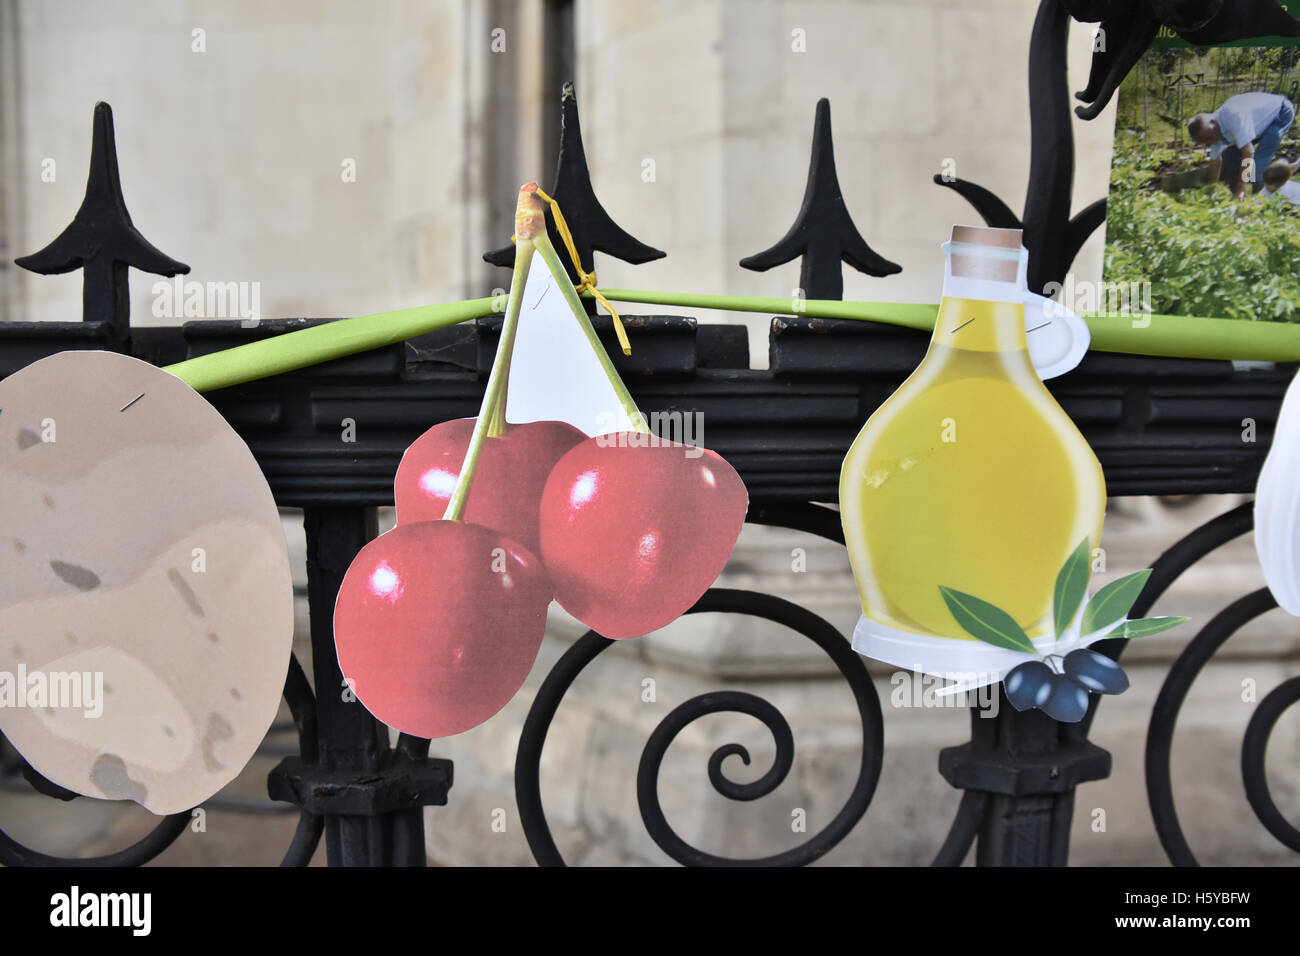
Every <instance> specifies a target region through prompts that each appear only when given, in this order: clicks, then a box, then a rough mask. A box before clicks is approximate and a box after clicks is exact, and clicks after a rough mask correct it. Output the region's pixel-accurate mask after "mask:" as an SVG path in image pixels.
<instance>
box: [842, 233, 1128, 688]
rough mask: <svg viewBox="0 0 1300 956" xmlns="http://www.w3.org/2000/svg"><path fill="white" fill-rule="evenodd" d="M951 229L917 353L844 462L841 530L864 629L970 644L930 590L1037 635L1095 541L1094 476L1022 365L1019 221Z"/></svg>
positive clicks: (1099, 508) (1100, 482) (1079, 442)
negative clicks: (983, 604)
mask: <svg viewBox="0 0 1300 956" xmlns="http://www.w3.org/2000/svg"><path fill="white" fill-rule="evenodd" d="M995 233H1000V234H1002V235H990V234H995ZM1010 234H1014V235H1010ZM958 236H961V237H962V239H963V240H964V241H961V242H958V241H954V243H953V244H951V246H950V247H949V270H948V273H947V276H946V280H945V286H944V297H943V300H942V302H941V304H940V307H939V313H938V319H937V321H936V324H935V329H934V334H933V337H932V338H931V342H930V348H929V350H928V351H927V353H926V355H925V358H924V359H923V360H922V362H921V364H920V365H919V366H918V367H917V368H916V370H915V371H914V372H913V373H912V375H911V376H909V377H908V379H907V380H906V381H905V382H904V383H903V385H902V386H900V387H899V389H898V390H897V391H896V392H895V393H894V394H893V395H892V396H890V398H889V399H888V400H886V401H885V403H884V404H883V405H881V406H880V407H879V408H878V409H877V410H876V412H875V413H874V414H873V415H872V416H871V418H870V419H869V420H868V421H867V423H866V424H865V425H864V426H863V428H862V431H861V432H860V433H859V434H858V437H857V439H856V440H855V441H854V442H853V445H852V447H851V448H850V449H849V453H848V455H847V456H846V457H845V459H844V466H843V469H842V471H841V474H840V508H841V514H842V519H843V524H844V532H845V539H846V543H847V545H848V550H849V557H850V560H851V562H852V565H853V572H854V576H855V578H856V579H857V582H858V590H859V594H860V596H861V599H862V607H863V611H864V613H865V618H866V621H865V622H864V623H865V624H867V625H872V624H874V625H877V626H879V625H883V626H884V629H885V630H887V631H893V632H900V631H901V632H907V633H912V634H919V635H926V636H930V637H950V638H958V639H973V638H970V635H968V634H966V633H965V632H964V631H963V630H962V629H961V628H960V627H958V626H957V624H956V622H955V620H954V619H953V617H952V614H951V612H950V611H949V610H948V607H947V605H946V604H945V602H944V600H943V598H942V596H941V595H940V592H939V586H940V585H944V586H946V587H951V588H956V589H957V590H960V591H965V592H967V593H969V594H973V595H975V596H976V597H979V598H982V599H983V600H985V601H989V602H991V603H993V604H995V605H997V606H998V607H1000V608H1002V609H1003V610H1005V611H1006V612H1007V613H1009V614H1010V615H1011V616H1012V617H1014V618H1015V619H1016V621H1017V623H1019V624H1020V625H1021V626H1022V627H1024V628H1025V630H1026V631H1027V632H1028V633H1029V635H1030V636H1031V637H1036V636H1040V635H1043V634H1046V633H1049V631H1050V627H1051V603H1052V590H1053V585H1054V583H1055V579H1056V574H1057V572H1058V571H1059V570H1060V567H1061V565H1062V563H1063V562H1064V560H1065V558H1066V557H1067V555H1069V553H1070V552H1071V551H1072V550H1073V549H1074V548H1075V546H1076V545H1078V543H1079V542H1080V541H1081V540H1082V539H1083V538H1085V537H1087V538H1089V540H1090V541H1091V543H1092V546H1093V547H1095V546H1097V544H1098V542H1099V541H1100V537H1101V525H1102V518H1103V515H1104V511H1105V504H1106V494H1105V483H1104V479H1103V476H1102V471H1101V466H1100V464H1099V463H1098V461H1097V459H1096V456H1095V455H1094V454H1093V452H1092V449H1091V448H1090V447H1089V445H1088V443H1087V441H1086V440H1085V439H1084V438H1083V436H1082V435H1081V434H1079V431H1078V429H1077V428H1076V427H1075V425H1074V423H1073V422H1072V421H1071V420H1070V418H1069V416H1068V415H1066V414H1065V412H1064V411H1063V410H1062V409H1061V407H1060V406H1059V405H1057V403H1056V401H1055V399H1053V398H1052V396H1051V394H1050V393H1049V392H1048V391H1047V389H1046V388H1045V387H1044V385H1043V383H1042V381H1041V380H1040V379H1039V377H1038V374H1037V373H1036V372H1035V370H1034V367H1033V364H1032V362H1031V361H1030V358H1029V352H1028V348H1027V345H1026V338H1025V317H1024V307H1023V304H1022V301H1023V299H1022V296H1023V289H1024V284H1023V276H1024V271H1023V250H1020V235H1019V231H1018V230H989V229H974V228H972V227H958V229H957V230H955V231H954V240H957V238H958ZM971 240H975V241H973V242H972V241H971ZM1011 242H1014V245H1015V250H1014V252H1013V251H1012V250H1010V248H1009V245H1010V243H1011ZM958 247H960V252H958V251H956V250H957V248H958ZM1008 263H1009V265H1008ZM972 273H973V274H972ZM1009 276H1014V277H1013V278H1010V279H1008V277H1009ZM976 296H982V297H976ZM894 636H895V637H896V636H897V634H896V633H895V634H894ZM897 663H902V662H901V661H900V662H897Z"/></svg>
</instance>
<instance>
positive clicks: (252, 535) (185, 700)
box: [0, 351, 293, 814]
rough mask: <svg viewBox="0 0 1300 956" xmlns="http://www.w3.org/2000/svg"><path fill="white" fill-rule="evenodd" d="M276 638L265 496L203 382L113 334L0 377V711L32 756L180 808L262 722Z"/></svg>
mask: <svg viewBox="0 0 1300 956" xmlns="http://www.w3.org/2000/svg"><path fill="white" fill-rule="evenodd" d="M292 640H293V587H292V581H291V578H290V572H289V558H288V553H287V551H286V547H285V541H284V535H283V533H282V531H281V527H280V518H279V514H278V512H277V510H276V506H275V501H274V499H273V498H272V496H271V491H270V489H269V488H268V487H267V484H266V479H265V478H264V477H263V475H262V473H261V471H260V469H259V468H258V466H257V462H256V461H255V460H254V458H253V455H252V453H251V452H250V451H249V449H248V446H247V445H245V444H244V442H243V440H242V439H241V438H240V437H239V436H238V435H237V434H236V433H235V431H234V430H233V429H232V428H231V427H230V426H229V425H228V424H226V422H225V420H224V419H223V418H222V417H221V415H220V414H218V413H217V411H216V410H215V409H214V408H213V407H212V406H211V405H209V404H208V402H207V401H205V400H204V399H203V397H202V396H200V395H199V394H198V393H197V392H195V391H194V390H193V389H191V388H190V387H189V386H188V385H186V384H185V383H184V382H183V381H181V380H180V379H179V378H176V377H175V376H173V375H171V374H169V373H167V372H164V371H162V370H160V369H158V368H155V367H154V366H152V365H150V364H148V363H147V362H142V361H140V360H138V359H134V358H130V357H129V356H125V355H119V354H117V353H113V352H89V351H79V352H61V353H59V354H57V355H53V356H50V357H49V358H45V359H41V360H40V361H38V362H35V363H33V364H32V365H29V366H28V367H27V368H24V369H22V370H21V371H19V372H17V373H15V374H13V375H11V376H9V377H8V378H7V379H5V380H4V381H3V382H0V730H2V731H3V732H4V734H5V736H6V737H7V738H8V739H9V741H10V742H11V743H12V744H13V745H14V746H15V747H16V748H17V749H18V750H19V752H20V753H22V755H23V756H24V757H25V758H26V759H27V760H28V762H30V763H31V765H32V766H33V767H35V768H36V769H37V770H38V771H40V772H41V773H42V774H44V775H45V776H46V777H48V778H49V779H50V780H52V781H54V782H55V783H58V784H60V785H61V786H63V787H66V788H68V789H69V790H74V791H76V792H77V793H81V794H85V795H86V796H91V797H100V798H108V799H114V800H120V799H129V800H134V801H136V802H137V803H139V804H141V805H143V806H144V807H146V808H148V809H149V810H151V811H153V812H154V813H157V814H167V813H176V812H179V811H183V810H187V809H189V808H191V807H194V806H196V805H198V804H200V803H202V802H203V801H204V800H206V799H207V798H209V797H211V796H212V795H213V794H214V793H216V792H217V791H218V790H220V789H221V788H222V787H223V786H225V784H227V783H228V782H229V781H230V780H232V779H233V778H234V777H235V776H236V774H238V773H239V772H240V770H242V769H243V767H244V766H245V764H246V763H247V762H248V760H249V759H250V758H251V757H252V755H253V752H254V751H255V750H256V748H257V746H258V744H259V743H260V742H261V740H262V738H263V737H264V736H265V734H266V731H267V728H268V727H269V726H270V724H271V721H272V720H273V719H274V717H275V713H276V710H277V709H278V707H279V702H280V695H281V692H282V690H283V686H284V676H285V670H286V667H287V665H288V658H289V654H290V650H291V644H292Z"/></svg>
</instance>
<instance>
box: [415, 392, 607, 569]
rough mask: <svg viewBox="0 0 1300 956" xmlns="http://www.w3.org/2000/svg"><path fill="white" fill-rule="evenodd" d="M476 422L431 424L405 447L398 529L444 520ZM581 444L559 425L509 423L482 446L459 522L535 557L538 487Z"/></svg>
mask: <svg viewBox="0 0 1300 956" xmlns="http://www.w3.org/2000/svg"><path fill="white" fill-rule="evenodd" d="M475 421H476V419H473V418H458V419H455V420H454V421H450V422H443V423H442V424H440V425H434V426H433V427H432V428H430V429H429V430H428V431H427V432H425V433H424V434H423V435H421V436H420V437H419V438H417V439H416V440H415V441H413V442H412V443H411V447H410V448H408V449H406V454H404V455H403V456H402V463H401V464H400V465H398V466H397V477H396V478H395V479H394V481H393V495H394V497H395V498H396V500H397V521H398V524H409V523H410V522H413V521H439V520H441V518H442V516H443V515H444V514H445V513H446V511H447V502H448V501H450V500H451V494H452V492H453V491H454V490H455V488H456V479H457V477H459V475H460V469H461V465H463V464H464V462H465V452H466V451H467V450H468V449H469V439H470V436H471V435H472V434H473V433H474V423H475ZM585 438H586V436H585V435H584V434H583V433H582V432H580V431H578V429H576V428H574V427H573V426H572V425H568V424H565V423H564V422H528V423H527V424H524V425H508V426H507V427H506V433H505V434H504V435H502V436H501V437H499V438H489V439H487V440H486V441H485V442H484V443H483V451H482V454H481V455H480V456H479V460H478V469H477V471H475V473H474V484H473V485H472V486H471V488H470V493H469V501H468V502H467V503H466V506H465V513H464V514H463V515H462V517H463V518H464V520H465V521H469V522H472V523H474V524H480V525H483V526H484V527H485V528H491V529H492V530H493V531H497V532H500V533H501V534H504V535H506V536H507V537H509V538H511V539H512V540H514V541H518V542H519V543H520V544H522V545H523V546H524V547H525V548H527V549H528V550H529V551H532V552H533V554H537V553H539V548H540V544H539V543H538V538H537V503H538V500H539V499H540V498H541V496H542V488H543V487H545V485H546V478H547V476H548V475H549V474H550V473H551V468H553V467H554V466H555V463H556V462H557V461H559V460H560V457H561V456H562V455H563V454H564V453H565V452H566V451H568V450H569V449H570V448H572V447H573V446H574V445H576V444H578V442H580V441H582V440H583V439H585Z"/></svg>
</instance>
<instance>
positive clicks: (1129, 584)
mask: <svg viewBox="0 0 1300 956" xmlns="http://www.w3.org/2000/svg"><path fill="white" fill-rule="evenodd" d="M1149 577H1151V569H1150V568H1147V569H1146V570H1145V571H1135V572H1133V573H1132V574H1126V575H1124V577H1122V578H1119V579H1118V580H1115V581H1111V582H1110V584H1107V585H1106V586H1105V587H1104V588H1102V589H1101V590H1100V591H1098V592H1097V593H1096V594H1094V595H1093V596H1092V600H1091V601H1089V602H1088V604H1087V606H1086V607H1085V608H1084V609H1083V624H1082V626H1081V627H1080V629H1079V630H1080V632H1081V633H1083V634H1091V633H1092V632H1093V631H1100V630H1101V629H1102V628H1103V627H1108V626H1109V625H1111V624H1114V623H1115V622H1116V621H1122V620H1123V619H1124V615H1126V614H1128V612H1129V611H1130V610H1132V608H1133V603H1134V602H1135V601H1137V599H1138V595H1139V594H1141V593H1142V589H1143V588H1144V587H1146V583H1147V578H1149Z"/></svg>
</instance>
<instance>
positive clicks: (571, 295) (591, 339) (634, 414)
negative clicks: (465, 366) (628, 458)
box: [534, 230, 650, 435]
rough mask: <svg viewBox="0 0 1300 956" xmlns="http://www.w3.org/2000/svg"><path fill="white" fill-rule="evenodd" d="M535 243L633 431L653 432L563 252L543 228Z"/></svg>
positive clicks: (646, 433)
mask: <svg viewBox="0 0 1300 956" xmlns="http://www.w3.org/2000/svg"><path fill="white" fill-rule="evenodd" d="M534 244H535V245H536V247H537V252H538V254H539V255H541V257H542V261H543V262H545V263H546V268H547V269H548V270H550V273H551V277H552V278H553V279H555V284H556V285H558V286H559V287H560V292H561V293H563V295H564V301H565V302H567V303H568V304H569V311H570V312H572V313H573V317H574V318H575V319H577V320H578V325H579V326H580V327H581V328H582V331H583V333H584V334H585V335H586V336H587V342H588V343H589V344H590V345H591V350H592V351H593V352H594V353H595V354H596V359H597V360H598V361H599V362H600V367H601V368H602V369H603V370H604V372H605V377H606V378H607V379H609V384H610V385H611V386H612V387H613V389H614V394H615V395H617V396H618V400H619V402H620V403H621V404H622V406H623V412H624V414H625V415H626V416H627V419H628V422H629V424H630V427H631V428H632V430H633V431H638V432H641V433H642V434H645V435H648V434H650V426H649V425H647V424H646V420H645V416H644V415H642V414H641V410H640V409H639V408H637V407H636V402H635V401H634V400H633V398H632V395H631V394H630V393H629V392H628V390H627V386H626V385H624V384H623V380H622V379H621V378H619V375H618V372H616V371H615V370H614V363H613V362H611V361H610V358H609V353H608V352H606V351H605V346H603V345H601V344H600V338H599V337H598V336H597V335H596V330H595V329H594V328H592V326H591V319H589V318H588V317H587V310H586V309H585V308H584V307H583V304H582V300H581V299H579V298H578V292H577V290H576V289H574V287H573V283H572V282H571V281H570V280H569V274H568V273H567V272H565V271H564V264H563V263H562V262H560V256H559V254H558V253H556V251H555V246H553V245H551V237H550V236H548V235H547V234H546V232H545V230H543V231H542V232H540V233H538V235H537V238H536V239H535V240H534Z"/></svg>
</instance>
